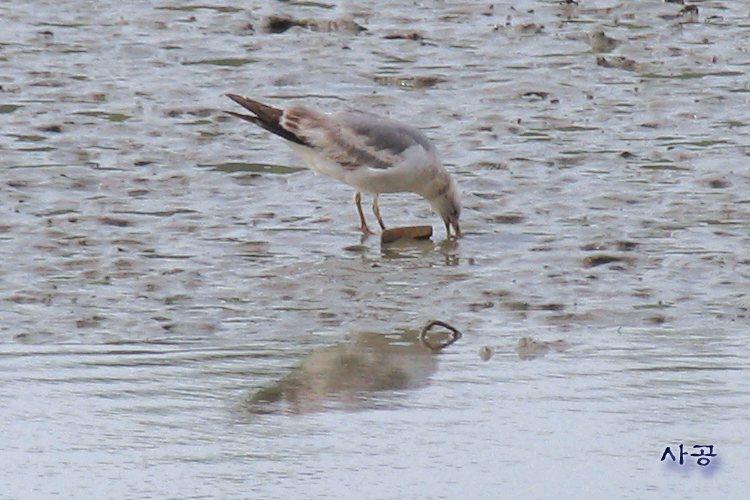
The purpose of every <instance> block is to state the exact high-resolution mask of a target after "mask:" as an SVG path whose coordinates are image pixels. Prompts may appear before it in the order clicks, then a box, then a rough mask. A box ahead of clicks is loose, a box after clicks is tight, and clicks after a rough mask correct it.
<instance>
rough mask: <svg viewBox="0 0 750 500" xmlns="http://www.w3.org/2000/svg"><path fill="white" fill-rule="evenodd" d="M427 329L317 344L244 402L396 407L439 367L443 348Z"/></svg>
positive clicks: (279, 406) (283, 408)
mask: <svg viewBox="0 0 750 500" xmlns="http://www.w3.org/2000/svg"><path fill="white" fill-rule="evenodd" d="M433 323H435V322H433ZM437 323H440V322H437ZM429 324H430V323H428V325H429ZM424 332H425V329H423V331H422V333H421V334H420V332H419V331H418V330H411V329H406V330H402V331H399V332H396V333H393V334H382V333H374V332H358V333H355V334H352V335H351V336H350V338H349V339H348V340H347V341H345V342H342V343H340V344H336V345H333V346H329V347H323V348H319V349H315V350H313V351H312V352H311V353H310V354H309V355H308V356H307V357H306V358H304V359H303V360H302V361H301V362H300V364H299V365H298V366H297V367H295V368H293V369H292V371H291V372H290V373H289V374H287V375H286V376H284V377H283V378H281V379H280V380H279V381H277V382H276V383H274V384H271V385H269V386H266V387H264V388H262V389H260V390H258V391H255V392H254V393H252V394H250V395H249V396H248V397H247V398H246V400H245V401H244V404H243V407H244V408H245V409H246V410H247V411H249V412H251V413H256V414H257V413H277V412H282V413H310V412H316V411H324V410H328V409H343V410H358V409H365V408H382V407H386V408H387V407H392V406H394V405H395V404H396V403H397V401H398V399H399V397H400V396H403V395H402V394H400V391H403V390H407V389H416V388H419V387H424V386H426V385H428V384H429V381H430V376H431V375H432V374H433V373H435V371H436V370H437V366H438V358H437V356H436V353H437V352H438V351H439V350H441V349H437V350H436V349H435V346H434V345H431V344H430V342H429V341H426V340H425V333H424ZM456 334H457V335H455V336H454V339H453V341H455V340H457V339H458V337H460V333H458V332H457V331H456ZM453 341H451V342H449V343H445V345H444V347H447V346H448V345H450V343H452V342H453Z"/></svg>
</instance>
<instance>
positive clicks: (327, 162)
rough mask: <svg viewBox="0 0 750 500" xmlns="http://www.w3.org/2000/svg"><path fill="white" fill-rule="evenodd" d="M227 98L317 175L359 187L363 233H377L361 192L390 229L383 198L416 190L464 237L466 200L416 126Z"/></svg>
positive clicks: (350, 112) (451, 231) (351, 112)
mask: <svg viewBox="0 0 750 500" xmlns="http://www.w3.org/2000/svg"><path fill="white" fill-rule="evenodd" d="M226 96H227V97H229V98H230V99H232V100H233V101H234V102H236V103H237V104H239V105H240V106H242V107H243V108H245V109H246V110H248V111H250V113H252V114H244V113H236V112H234V111H227V113H228V114H230V115H233V116H236V117H238V118H241V119H243V120H246V121H249V122H251V123H254V124H255V125H258V126H259V127H261V128H263V129H265V130H267V131H269V132H271V133H272V134H275V135H277V136H279V137H281V138H282V139H284V140H285V141H286V143H287V144H288V145H289V146H290V147H291V148H292V150H294V151H295V152H296V153H297V154H298V155H299V156H301V157H302V158H303V159H304V160H305V161H306V162H307V164H308V166H309V167H310V168H311V169H312V170H313V171H314V172H317V173H319V174H323V175H326V176H328V177H332V178H334V179H337V180H339V181H341V182H343V183H345V184H348V185H350V186H352V187H354V189H355V194H354V203H355V206H356V209H357V214H358V215H359V221H360V230H361V231H362V232H363V233H364V235H370V234H374V233H373V232H372V231H371V230H370V228H369V226H368V225H367V221H366V219H365V215H364V211H363V210H362V193H368V194H371V195H372V197H373V201H372V211H373V213H374V214H375V218H376V219H377V221H378V224H379V226H380V229H381V230H383V231H385V229H386V228H385V224H384V223H383V219H382V217H381V216H380V207H379V206H378V197H379V195H380V194H381V193H401V192H413V193H416V194H418V195H420V196H421V197H422V198H424V199H426V200H427V201H428V202H429V203H430V205H431V206H432V209H433V210H434V211H435V212H436V213H437V214H438V215H439V216H440V217H441V218H442V220H443V223H444V224H445V231H446V234H447V237H448V238H449V239H450V238H452V237H453V238H458V237H460V236H461V228H460V225H459V218H460V216H461V196H460V193H459V190H458V187H457V185H456V182H455V181H454V179H453V177H452V176H451V175H450V174H449V173H448V171H447V170H446V169H445V167H444V166H443V164H442V163H441V161H440V159H439V158H438V156H437V151H436V148H435V146H434V144H433V143H432V142H431V141H430V140H429V139H428V138H427V137H426V136H425V135H424V134H423V133H422V132H420V131H419V130H417V129H416V128H414V127H411V126H409V125H407V124H404V123H401V122H398V121H395V120H391V119H390V118H384V117H381V116H378V115H376V114H373V113H369V112H365V111H358V110H355V109H350V108H347V109H344V110H342V111H338V112H335V113H325V112H322V111H319V110H316V109H313V108H310V107H306V106H301V105H293V106H289V107H286V108H285V109H279V108H275V107H273V106H269V105H267V104H263V103H261V102H259V101H256V100H254V99H249V98H247V97H242V96H240V95H237V94H226Z"/></svg>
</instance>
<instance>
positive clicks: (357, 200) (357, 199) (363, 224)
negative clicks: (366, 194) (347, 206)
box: [354, 191, 374, 235]
mask: <svg viewBox="0 0 750 500" xmlns="http://www.w3.org/2000/svg"><path fill="white" fill-rule="evenodd" d="M354 204H355V205H356V206H357V213H358V214H359V229H360V230H361V231H362V232H363V233H365V234H366V235H367V234H374V233H373V232H372V231H370V228H369V227H367V221H366V220H365V213H364V211H363V210H362V193H360V192H359V191H357V192H356V193H354Z"/></svg>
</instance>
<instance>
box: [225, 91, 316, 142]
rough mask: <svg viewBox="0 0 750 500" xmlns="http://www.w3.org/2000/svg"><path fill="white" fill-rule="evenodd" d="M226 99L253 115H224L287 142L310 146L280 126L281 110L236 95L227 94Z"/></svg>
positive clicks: (232, 112) (231, 113)
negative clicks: (256, 127) (244, 121)
mask: <svg viewBox="0 0 750 500" xmlns="http://www.w3.org/2000/svg"><path fill="white" fill-rule="evenodd" d="M227 97H229V98H230V99H231V100H233V101H234V102H236V103H237V104H239V105H240V106H242V107H243V108H245V109H247V110H248V111H250V112H251V113H253V114H252V115H246V114H242V113H235V112H234V111H227V112H226V113H229V114H230V115H233V116H236V117H238V118H242V119H243V120H247V121H249V122H252V123H254V124H256V125H258V126H259V127H262V128H264V129H266V130H268V131H269V132H271V133H272V134H276V135H278V136H280V137H283V138H284V139H286V140H288V141H292V142H295V143H297V144H301V145H303V146H310V144H308V143H307V142H305V140H304V139H303V138H301V137H299V136H297V135H295V134H294V133H292V132H290V131H289V130H287V129H285V128H284V127H282V126H281V124H280V121H281V117H282V116H283V114H284V112H283V111H282V110H280V109H278V108H274V107H272V106H268V105H266V104H263V103H262V102H258V101H254V100H252V99H248V98H247V97H242V96H239V95H236V94H227Z"/></svg>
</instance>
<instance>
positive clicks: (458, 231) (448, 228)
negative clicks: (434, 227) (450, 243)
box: [443, 217, 461, 238]
mask: <svg viewBox="0 0 750 500" xmlns="http://www.w3.org/2000/svg"><path fill="white" fill-rule="evenodd" d="M443 222H444V223H445V233H446V234H447V235H448V238H450V237H451V232H453V233H455V236H456V238H460V237H461V227H460V226H459V225H458V220H451V218H450V217H446V218H444V219H443ZM451 228H453V231H451Z"/></svg>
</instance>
